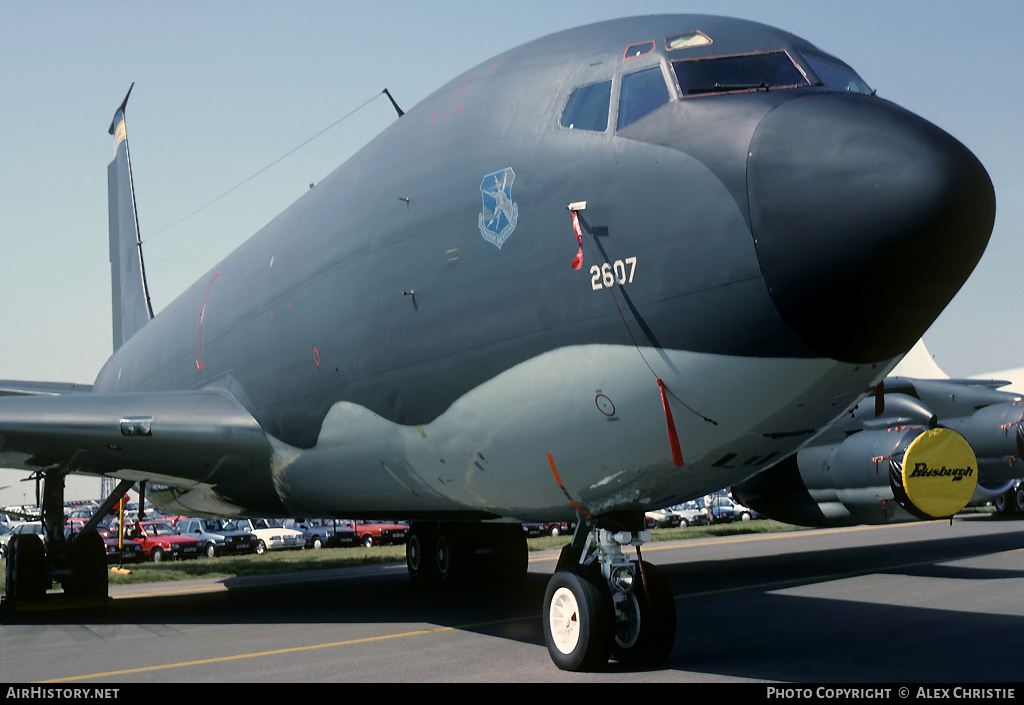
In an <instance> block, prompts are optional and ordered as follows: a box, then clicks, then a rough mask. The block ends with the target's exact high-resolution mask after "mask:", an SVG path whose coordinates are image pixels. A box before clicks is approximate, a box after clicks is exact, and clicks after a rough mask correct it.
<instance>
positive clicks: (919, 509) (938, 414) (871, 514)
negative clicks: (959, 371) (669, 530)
mask: <svg viewBox="0 0 1024 705" xmlns="http://www.w3.org/2000/svg"><path fill="white" fill-rule="evenodd" d="M911 357H918V358H919V359H921V358H923V359H924V360H925V361H926V362H927V363H930V365H924V366H923V367H924V370H923V371H925V372H929V373H930V374H929V376H928V377H912V376H909V374H908V373H912V372H914V371H915V370H916V371H922V365H921V363H920V362H919V361H910V360H909V358H911ZM894 372H895V373H896V374H894V375H892V376H890V377H887V378H886V379H885V381H884V382H883V383H882V385H880V387H879V388H878V389H877V390H876V393H875V396H874V398H873V399H868V400H865V401H864V402H863V403H861V404H859V405H858V406H857V407H855V408H854V409H852V410H851V411H850V413H848V414H846V415H844V417H843V418H841V419H840V420H839V421H837V422H836V423H835V424H834V425H833V426H832V427H831V428H829V429H828V430H826V431H825V432H824V433H822V434H821V435H820V436H819V437H817V438H815V439H814V440H813V441H812V442H811V443H809V444H808V445H806V446H804V447H803V448H801V449H800V450H799V451H797V452H796V453H794V454H793V455H791V456H789V457H787V458H785V459H783V460H781V461H779V462H778V463H776V464H775V465H774V466H772V467H771V468H769V469H768V470H765V471H764V472H763V473H760V474H758V475H756V476H754V477H752V478H750V479H749V480H746V481H744V482H741V483H739V484H738V485H735V486H734V487H733V488H732V492H733V495H734V496H735V497H736V499H737V500H738V501H740V502H741V503H743V504H744V505H746V506H748V507H750V508H752V509H756V510H757V511H759V512H761V513H762V514H764V515H766V516H769V517H772V518H773V519H778V520H780V521H787V522H791V523H794V524H801V525H804V526H849V525H854V524H887V523H891V522H898V521H914V520H917V519H938V518H945V517H948V516H951V515H952V514H953V513H955V512H957V511H959V510H960V509H963V507H964V506H965V505H966V504H967V503H968V502H969V501H985V500H988V499H992V500H994V502H995V505H996V508H997V510H998V511H999V512H1000V513H1016V512H1024V487H1022V486H1021V483H1020V479H1021V478H1024V393H1022V390H1020V389H1019V388H1018V389H1014V388H1013V383H1012V380H1013V379H1019V378H1020V377H1021V372H1024V370H1020V369H1018V370H1005V371H1004V372H1006V373H1008V374H1005V378H1003V377H1001V376H1000V374H999V373H996V374H994V375H992V376H991V377H981V378H964V379H950V378H949V376H948V375H946V374H945V373H944V372H942V370H941V369H939V368H938V366H937V365H935V363H934V362H933V361H932V360H931V358H930V356H928V355H927V351H926V350H925V348H924V346H923V344H921V345H920V346H916V347H915V349H914V350H912V351H911V355H908V359H907V360H904V361H901V363H900V364H899V365H898V366H897V368H896V369H895V370H894ZM952 432H955V433H952ZM944 437H946V438H945V439H944ZM958 437H959V438H962V439H963V440H965V441H966V442H967V444H968V445H969V450H970V453H969V454H967V455H966V456H964V457H965V460H964V462H962V463H949V464H948V465H947V464H946V463H947V462H949V460H950V458H951V455H950V453H949V452H948V451H947V452H943V453H942V454H940V455H939V456H938V457H937V460H938V461H939V462H937V463H936V462H933V461H931V459H930V458H929V457H928V456H927V445H928V444H930V443H935V442H944V440H948V439H949V438H951V439H953V442H957V441H956V439H957V438H958Z"/></svg>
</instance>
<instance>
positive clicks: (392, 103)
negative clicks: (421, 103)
mask: <svg viewBox="0 0 1024 705" xmlns="http://www.w3.org/2000/svg"><path fill="white" fill-rule="evenodd" d="M384 95H386V96H387V97H388V100H390V101H391V105H392V107H394V109H395V112H396V113H398V117H402V116H403V115H405V112H404V111H403V110H402V109H401V108H399V107H398V103H396V102H395V99H394V98H392V97H391V91H389V90H388V89H387V88H385V89H384Z"/></svg>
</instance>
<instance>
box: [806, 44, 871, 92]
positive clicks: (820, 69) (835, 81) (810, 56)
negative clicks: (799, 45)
mask: <svg viewBox="0 0 1024 705" xmlns="http://www.w3.org/2000/svg"><path fill="white" fill-rule="evenodd" d="M802 54H803V57H804V61H806V62H807V65H808V66H810V67H811V70H812V71H814V73H816V74H818V78H819V79H821V82H822V83H823V84H825V85H826V86H828V87H829V88H835V89H837V90H841V91H847V92H850V93H864V94H866V95H870V94H871V92H872V91H871V88H869V87H868V84H866V83H864V81H863V79H861V77H860V76H858V75H857V74H856V72H854V70H853V69H851V68H850V67H849V66H847V65H846V64H843V63H841V62H839V61H836V60H835V59H831V58H828V57H826V56H822V55H821V54H814V53H812V52H809V51H804V52H802Z"/></svg>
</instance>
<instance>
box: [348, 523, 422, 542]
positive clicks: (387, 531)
mask: <svg viewBox="0 0 1024 705" xmlns="http://www.w3.org/2000/svg"><path fill="white" fill-rule="evenodd" d="M355 529H356V533H358V534H359V540H360V541H362V542H363V545H364V546H366V547H367V548H369V547H370V546H375V545H377V544H400V543H405V539H406V537H407V536H408V535H409V526H408V525H407V524H394V523H392V522H387V521H375V520H371V521H367V520H357V521H356V523H355Z"/></svg>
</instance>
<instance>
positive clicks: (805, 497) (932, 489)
mask: <svg viewBox="0 0 1024 705" xmlns="http://www.w3.org/2000/svg"><path fill="white" fill-rule="evenodd" d="M977 482H978V461H977V458H976V457H975V454H974V451H973V449H972V448H971V445H970V444H969V443H968V442H967V441H966V440H965V439H964V437H963V436H962V435H960V434H959V433H958V432H956V431H954V430H952V429H949V428H932V429H927V428H924V427H921V426H909V427H906V426H905V427H898V428H892V429H884V430H867V431H861V432H859V433H854V434H853V435H851V436H849V437H848V438H846V439H844V440H842V441H840V442H838V443H832V444H828V445H818V446H809V447H807V448H804V449H803V450H801V451H799V452H798V453H796V454H795V455H792V456H790V457H789V458H786V459H785V460H783V461H781V462H780V463H778V464H777V465H775V466H773V467H771V468H769V469H768V470H766V471H765V472H763V473H760V474H759V475H756V476H754V477H753V478H751V479H749V480H747V481H746V482H743V483H741V484H739V485H737V486H735V487H733V488H732V491H733V495H734V496H735V497H736V499H737V501H739V502H740V503H741V504H744V505H746V506H748V507H750V508H751V509H755V510H757V511H759V512H761V513H762V514H765V515H766V516H769V517H772V518H773V519H778V520H779V521H786V522H790V523H794V524H802V525H806V526H845V525H852V524H885V523H890V522H894V521H909V520H912V519H914V518H919V519H920V518H925V519H937V518H942V517H948V516H952V515H953V514H955V513H956V512H958V511H960V510H961V509H963V508H964V507H965V506H966V505H967V502H969V501H970V499H971V496H972V495H973V494H974V489H975V486H976V485H977Z"/></svg>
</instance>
